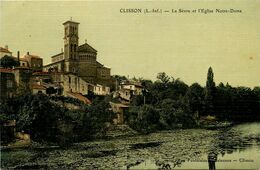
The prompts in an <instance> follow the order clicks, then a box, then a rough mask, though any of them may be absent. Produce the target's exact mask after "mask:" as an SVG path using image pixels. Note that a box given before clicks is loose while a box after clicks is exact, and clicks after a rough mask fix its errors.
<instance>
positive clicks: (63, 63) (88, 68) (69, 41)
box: [44, 21, 111, 86]
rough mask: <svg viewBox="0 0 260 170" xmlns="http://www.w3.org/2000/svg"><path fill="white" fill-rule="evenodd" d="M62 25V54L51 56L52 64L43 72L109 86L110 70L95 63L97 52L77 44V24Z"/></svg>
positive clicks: (87, 45) (67, 23)
mask: <svg viewBox="0 0 260 170" xmlns="http://www.w3.org/2000/svg"><path fill="white" fill-rule="evenodd" d="M63 25H64V38H63V39H64V52H63V51H61V53H59V54H56V55H54V56H52V57H51V59H52V62H51V63H50V64H48V65H45V66H44V70H45V71H53V70H54V71H57V72H62V73H72V74H74V75H76V76H78V77H80V78H81V79H83V80H84V81H86V82H88V83H91V84H100V85H104V86H110V85H111V76H110V68H107V67H105V66H104V65H102V64H101V63H99V62H98V61H97V50H95V49H94V48H93V47H91V46H90V45H89V44H88V43H87V42H85V43H84V44H82V45H79V44H78V40H79V36H78V25H79V23H77V22H74V21H67V22H65V23H63Z"/></svg>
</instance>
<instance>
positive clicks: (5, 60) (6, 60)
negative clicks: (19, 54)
mask: <svg viewBox="0 0 260 170" xmlns="http://www.w3.org/2000/svg"><path fill="white" fill-rule="evenodd" d="M19 65H20V63H19V61H17V60H16V59H15V58H14V57H12V56H8V55H5V56H4V57H2V58H1V59H0V66H1V67H4V68H13V67H17V66H19Z"/></svg>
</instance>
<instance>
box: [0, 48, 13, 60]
mask: <svg viewBox="0 0 260 170" xmlns="http://www.w3.org/2000/svg"><path fill="white" fill-rule="evenodd" d="M5 55H7V56H12V52H11V51H9V50H8V46H5V48H3V47H0V59H1V58H2V57H4V56H5Z"/></svg>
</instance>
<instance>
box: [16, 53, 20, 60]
mask: <svg viewBox="0 0 260 170" xmlns="http://www.w3.org/2000/svg"><path fill="white" fill-rule="evenodd" d="M17 60H18V62H19V61H20V51H17Z"/></svg>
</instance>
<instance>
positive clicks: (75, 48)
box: [74, 44, 77, 52]
mask: <svg viewBox="0 0 260 170" xmlns="http://www.w3.org/2000/svg"><path fill="white" fill-rule="evenodd" d="M74 51H75V52H76V51H77V45H76V44H74Z"/></svg>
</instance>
